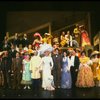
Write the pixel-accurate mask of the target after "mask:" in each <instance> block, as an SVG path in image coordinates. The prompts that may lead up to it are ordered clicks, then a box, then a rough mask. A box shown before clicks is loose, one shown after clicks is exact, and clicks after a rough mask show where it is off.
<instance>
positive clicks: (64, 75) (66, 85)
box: [61, 57, 72, 89]
mask: <svg viewBox="0 0 100 100" xmlns="http://www.w3.org/2000/svg"><path fill="white" fill-rule="evenodd" d="M71 86H72V80H71V72H70V69H68V58H67V57H65V58H64V57H63V58H62V72H61V88H63V89H70V88H71Z"/></svg>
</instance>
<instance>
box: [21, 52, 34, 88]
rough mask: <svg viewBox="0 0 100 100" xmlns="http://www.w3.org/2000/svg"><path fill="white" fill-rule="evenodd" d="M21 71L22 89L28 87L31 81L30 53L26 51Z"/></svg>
mask: <svg viewBox="0 0 100 100" xmlns="http://www.w3.org/2000/svg"><path fill="white" fill-rule="evenodd" d="M22 64H23V72H22V81H21V83H22V84H24V85H25V87H24V89H26V88H28V89H30V85H31V84H32V82H31V72H30V55H29V54H28V53H27V54H25V57H24V59H23V62H22Z"/></svg>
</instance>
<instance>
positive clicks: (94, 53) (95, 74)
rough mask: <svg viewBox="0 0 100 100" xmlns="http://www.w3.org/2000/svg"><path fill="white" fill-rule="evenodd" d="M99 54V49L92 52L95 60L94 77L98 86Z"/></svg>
mask: <svg viewBox="0 0 100 100" xmlns="http://www.w3.org/2000/svg"><path fill="white" fill-rule="evenodd" d="M99 54H100V52H99V51H93V52H92V54H91V60H92V62H93V64H92V66H91V67H92V71H93V78H94V81H95V85H96V86H100V82H99V81H100V67H99V63H100V62H99V59H100V58H99V57H98V56H99Z"/></svg>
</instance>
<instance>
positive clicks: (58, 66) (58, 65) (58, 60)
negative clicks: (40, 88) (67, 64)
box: [52, 48, 62, 88]
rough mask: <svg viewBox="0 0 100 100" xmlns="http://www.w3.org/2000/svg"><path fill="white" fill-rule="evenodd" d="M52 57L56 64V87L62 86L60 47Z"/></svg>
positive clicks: (54, 73)
mask: <svg viewBox="0 0 100 100" xmlns="http://www.w3.org/2000/svg"><path fill="white" fill-rule="evenodd" d="M52 59H53V62H54V66H53V76H54V84H55V87H56V88H60V85H61V62H62V57H61V55H60V54H59V50H58V48H57V49H55V54H53V55H52Z"/></svg>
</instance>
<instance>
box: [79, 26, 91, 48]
mask: <svg viewBox="0 0 100 100" xmlns="http://www.w3.org/2000/svg"><path fill="white" fill-rule="evenodd" d="M79 30H80V33H81V46H82V47H83V48H84V47H85V46H87V45H88V46H91V42H90V38H89V34H88V32H87V31H86V30H85V26H84V25H81V26H79Z"/></svg>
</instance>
